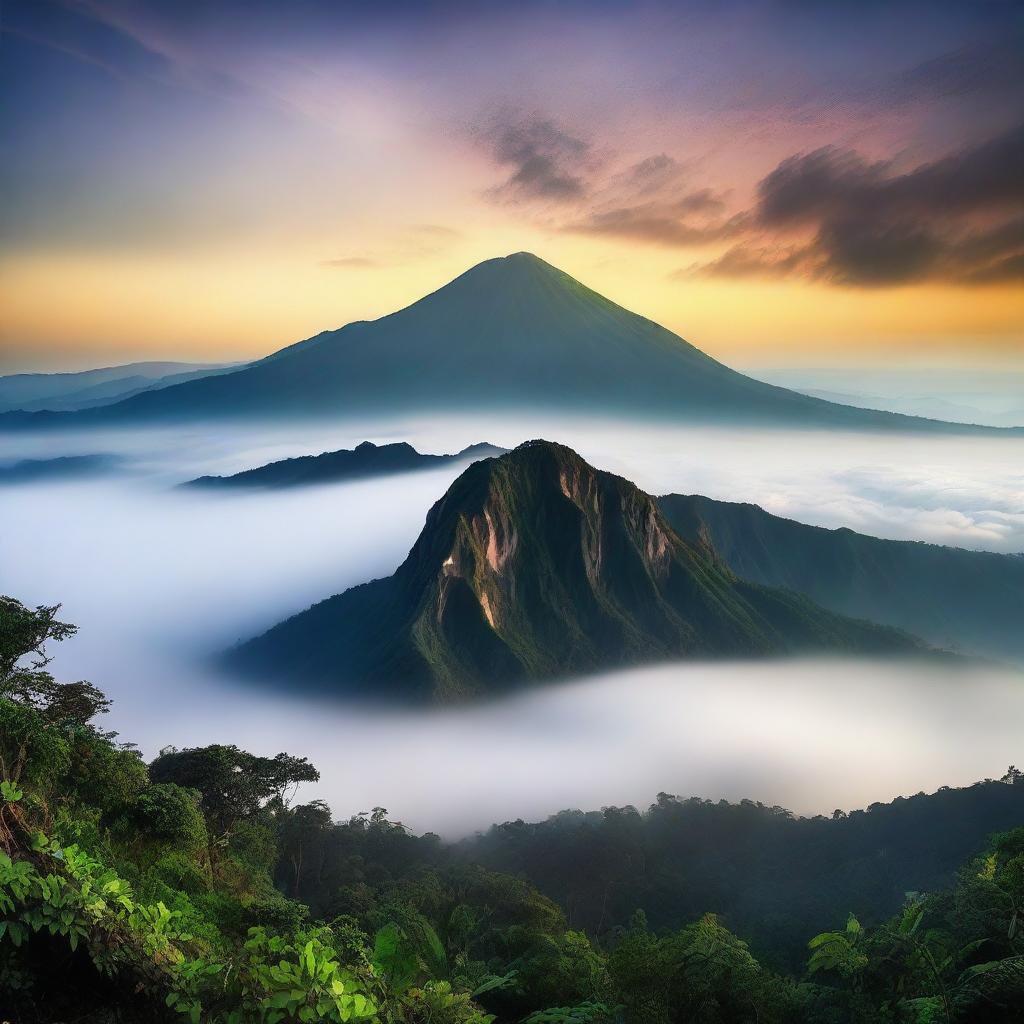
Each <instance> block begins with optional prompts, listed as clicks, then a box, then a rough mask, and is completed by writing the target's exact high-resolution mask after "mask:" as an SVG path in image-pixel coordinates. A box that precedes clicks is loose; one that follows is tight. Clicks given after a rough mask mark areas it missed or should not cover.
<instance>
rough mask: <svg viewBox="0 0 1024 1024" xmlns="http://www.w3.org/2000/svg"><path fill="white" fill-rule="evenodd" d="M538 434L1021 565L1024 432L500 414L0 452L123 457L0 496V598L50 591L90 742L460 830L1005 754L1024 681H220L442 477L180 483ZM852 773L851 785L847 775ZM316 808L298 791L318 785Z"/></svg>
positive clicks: (730, 490) (346, 580) (801, 675)
mask: <svg viewBox="0 0 1024 1024" xmlns="http://www.w3.org/2000/svg"><path fill="white" fill-rule="evenodd" d="M537 436H544V437H548V438H551V439H553V440H559V441H562V442H563V443H566V444H569V445H571V446H573V447H575V448H576V449H577V450H578V451H579V452H580V453H581V454H582V455H583V456H584V457H586V458H587V459H589V460H590V461H591V462H593V463H594V464H595V465H597V466H599V467H601V468H604V469H609V470H612V471H614V472H617V473H620V474H622V475H623V476H627V477H629V478H630V479H632V480H634V481H636V482H637V483H638V484H639V485H640V486H641V487H643V488H644V489H646V490H648V491H650V492H652V493H666V492H670V491H677V492H684V493H703V494H707V495H709V496H711V497H715V498H723V499H729V500H743V501H752V502H756V503H757V504H760V505H762V506H764V507H765V508H767V509H769V510H770V511H773V512H776V513H779V514H782V515H787V516H790V517H792V518H795V519H799V520H802V521H804V522H810V523H816V524H819V525H824V526H833V527H834V526H850V527H852V528H854V529H858V530H861V531H863V532H867V533H874V534H877V535H881V536H886V537H895V538H905V539H919V540H930V541H936V542H941V543H951V544H959V545H961V546H964V547H971V548H985V549H989V550H994V551H1022V550H1024V440H1022V439H1019V438H1007V439H998V438H995V439H994V438H971V437H964V438H956V437H942V438H932V437H917V436H915V437H901V436H893V435H880V434H879V435H851V434H835V433H823V432H799V431H764V430H760V431H755V430H753V429H752V428H744V429H742V430H723V429H686V428H682V427H679V428H668V427H664V426H661V427H650V426H648V427H640V426H637V425H636V424H623V423H621V422H614V421H599V422H595V421H593V420H582V419H568V418H567V419H563V420H555V419H553V418H551V417H544V418H538V417H533V418H531V419H530V420H529V421H528V422H526V421H523V420H521V421H513V420H511V419H510V418H508V417H494V418H491V419H489V420H487V421H486V422H484V421H482V420H481V419H480V418H477V419H475V420H473V421H469V420H466V419H458V418H452V419H448V420H441V419H434V420H430V421H425V420H419V421H413V420H411V421H409V422H404V423H397V422H391V423H389V424H386V425H384V424H380V423H376V424H367V423H362V424H354V423H333V424H326V425H325V424H314V423H306V424H301V425H294V426H291V427H289V428H288V429H284V428H281V427H279V426H275V427H272V428H271V427H269V426H268V427H264V428H261V429H256V428H255V427H248V428H242V427H237V426H236V427H232V428H228V427H225V426H224V425H216V426H211V427H205V426H195V427H190V428H188V429H178V430H142V431H140V430H132V431H124V432H117V431H103V432H82V433H77V434H74V435H68V434H60V433H47V434H39V435H11V436H0V461H3V460H8V461H11V460H15V459H27V458H34V459H40V458H55V457H60V456H68V455H83V454H102V455H111V456H117V459H116V460H113V461H111V463H110V464H111V466H112V467H113V468H112V471H111V473H110V474H109V475H106V476H90V477H88V478H81V479H69V480H66V481H62V480H59V479H52V478H51V479H46V480H39V481H35V482H24V483H20V484H17V485H11V486H5V487H0V592H2V593H7V594H11V595H12V596H15V597H18V598H20V599H21V600H23V601H25V602H26V603H27V604H39V603H56V602H62V603H63V605H64V607H63V611H62V616H63V617H64V618H66V619H67V620H68V621H71V622H75V623H77V624H78V625H79V626H80V628H81V631H80V633H79V635H78V636H76V637H74V638H73V639H71V640H69V641H67V642H65V643H64V644H63V645H61V647H60V648H55V649H54V651H53V652H52V653H54V654H56V658H55V661H54V664H53V666H52V667H53V669H54V671H55V673H56V674H57V675H58V677H60V678H65V679H67V678H88V679H91V680H92V681H93V682H94V683H96V685H98V686H99V687H100V688H101V689H103V690H105V691H106V692H107V693H108V694H109V695H110V696H111V697H112V698H113V699H114V701H115V706H114V710H113V711H112V713H111V714H110V715H109V716H108V719H109V721H108V722H105V723H104V724H105V726H107V727H110V728H115V729H117V730H119V731H120V732H121V734H122V736H123V738H124V739H126V740H132V741H135V742H138V743H139V744H140V746H141V747H142V749H143V751H144V753H145V755H146V756H147V757H150V756H152V755H154V754H155V753H156V752H157V750H158V749H159V748H160V747H162V746H164V745H166V744H175V745H177V746H187V745H194V744H200V743H208V742H215V741H218V742H233V743H238V744H239V745H242V746H246V747H249V748H250V749H253V750H257V751H261V752H269V753H274V752H276V751H278V750H282V749H286V750H289V751H291V752H293V753H301V754H306V755H308V756H309V757H310V758H311V759H312V760H313V761H314V763H316V764H317V765H318V767H319V768H320V770H321V772H322V775H323V781H322V782H321V784H320V785H319V786H318V787H316V789H315V795H316V796H319V797H322V798H324V799H326V800H328V802H329V803H330V804H331V805H332V807H333V809H334V811H335V813H336V814H337V815H338V816H347V815H348V814H351V813H354V812H356V811H360V810H366V809H368V808H369V807H371V806H374V805H383V806H386V807H388V808H389V810H390V811H391V813H392V815H393V816H396V817H398V818H400V819H401V820H403V821H405V822H406V823H407V824H409V825H410V826H412V827H415V828H417V829H433V830H435V831H440V832H443V833H445V834H449V835H455V834H459V833H461V832H464V831H466V830H471V829H474V828H479V827H484V826H486V825H487V824H488V823H489V822H491V821H492V820H496V819H503V818H508V817H516V816H523V817H527V818H530V817H538V816H542V815H545V814H547V813H550V812H552V811H555V810H558V809H560V808H562V807H565V806H570V805H574V806H582V807H599V806H601V805H605V804H609V803H635V804H639V805H644V804H646V803H648V802H650V801H652V800H653V799H654V796H655V795H656V793H657V792H658V791H659V790H667V791H671V792H676V793H680V794H682V795H690V794H696V795H702V796H708V797H713V798H719V797H725V798H730V799H736V798H741V797H751V798H754V799H760V800H763V801H765V802H768V803H778V804H783V805H786V806H790V807H792V808H793V809H794V810H797V811H799V812H812V813H813V812H830V811H831V810H832V809H833V808H835V807H837V806H842V807H847V808H848V807H852V806H862V805H864V804H865V803H867V802H870V801H873V800H885V799H890V798H891V797H893V796H895V795H897V794H899V793H904V794H905V793H910V792H914V791H916V790H918V789H930V788H935V787H936V786H939V785H942V784H949V785H958V784H963V783H968V782H971V781H974V780H975V779H976V778H980V777H984V776H987V775H995V774H999V773H1001V772H1002V771H1003V770H1004V769H1005V767H1006V765H1007V764H1008V763H1010V762H1011V761H1014V760H1019V758H1020V756H1021V751H1020V749H1019V743H1020V728H1019V723H1020V722H1021V721H1022V720H1024V675H1022V674H1021V673H1019V672H1015V671H1012V670H1010V669H1002V668H999V667H995V666H990V667H980V666H970V665H966V664H965V665H961V666H959V667H953V666H945V667H938V666H935V665H921V664H913V663H879V662H843V661H789V662H769V663H761V664H753V663H743V664H715V665H701V664H689V665H673V666H661V667H654V668H649V669H643V670H635V671H629V672H622V673H616V674H612V675H607V676H603V677H600V678H595V679H590V680H583V681H577V682H573V683H568V684H565V685H562V686H555V687H545V688H540V689H538V690H537V691H536V692H533V693H530V694H527V695H524V696H520V697H517V698H515V699H513V700H509V701H505V702H499V703H494V704H487V705H483V706H480V707H475V708H467V709H453V710H443V711H436V712H430V713H419V714H398V713H391V714H386V713H371V712H369V711H366V710H359V711H356V710H353V709H351V708H348V707H345V706H344V705H341V704H337V703H330V702H324V701H319V702H314V701H310V700H308V699H306V698H305V697H300V696H297V695H290V694H288V693H284V692H282V693H276V694H275V693H271V692H268V691H267V689H265V688H263V687H252V688H248V687H245V686H241V685H239V684H238V683H237V682H230V683H229V682H228V681H225V680H223V679H221V678H219V677H218V676H216V675H214V674H213V673H211V672H210V671H209V670H208V669H207V668H206V667H205V665H206V659H207V657H208V655H209V654H210V653H212V652H214V651H217V650H219V649H221V648H223V647H225V646H228V645H230V644H232V643H233V642H235V641H236V640H237V639H240V638H245V637H248V636H251V635H253V634H254V633H257V632H260V631H262V630H263V629H265V628H266V627H268V626H269V625H271V624H273V623H274V622H277V621H279V620H280V619H281V618H283V617H285V616H287V615H289V614H291V613H293V612H295V611H297V610H299V609H301V608H303V607H305V606H307V605H308V604H310V603H312V602H313V601H316V600H319V599H320V598H323V597H326V596H328V595H330V594H333V593H337V592H339V591H341V590H343V589H345V588H346V587H348V586H351V585H353V584H357V583H361V582H364V581H365V580H368V579H371V578H374V577H377V576H381V575H385V574H389V573H390V572H392V571H393V570H394V568H395V567H396V566H397V565H398V564H399V562H400V561H401V560H402V559H403V558H404V556H405V554H406V553H407V551H408V549H409V547H410V546H411V544H412V542H413V541H414V540H415V538H416V536H417V534H418V533H419V530H420V528H421V526H422V524H423V520H424V517H425V515H426V512H427V509H428V508H429V506H430V505H431V504H432V503H433V502H434V501H435V500H436V499H437V498H438V497H440V496H441V494H443V492H444V490H445V489H446V488H447V486H448V485H449V483H450V482H451V481H452V480H453V479H454V478H455V476H457V475H458V473H459V472H460V471H461V468H462V467H458V466H455V467H446V468H444V469H441V470H430V471H426V472H419V473H414V474H405V475H402V476H396V477H388V478H381V479H377V480H372V481H364V482H360V483H354V484H344V485H334V486H327V487H316V488H310V489H295V490H287V491H280V492H273V491H261V492H255V493H254V492H251V491H246V492H244V493H234V492H228V493H221V492H216V493H201V494H196V493H193V492H188V491H183V490H180V489H177V488H176V486H175V485H176V484H178V483H180V482H182V481H184V480H187V479H190V478H192V477H195V476H198V475H201V474H204V473H230V472H234V471H237V470H240V469H244V468H249V467H252V466H257V465H262V464H264V463H266V462H268V461H272V460H274V459H279V458H285V457H289V456H294V455H302V454H309V453H318V452H320V451H324V450H331V449H336V448H340V447H353V446H354V445H355V444H357V443H358V442H359V441H362V440H373V441H376V442H384V441H390V440H408V441H410V442H411V443H413V444H414V445H416V447H417V448H419V449H420V450H421V451H429V452H452V451H456V450H458V449H460V448H462V447H464V446H466V445H467V444H470V443H473V442H477V441H490V442H493V443H495V444H499V445H503V446H507V447H512V446H514V445H515V444H517V443H519V442H521V441H523V440H526V439H528V438H530V437H537ZM854 765H855V768H856V770H851V766H854ZM310 795H313V793H312V792H311V793H310Z"/></svg>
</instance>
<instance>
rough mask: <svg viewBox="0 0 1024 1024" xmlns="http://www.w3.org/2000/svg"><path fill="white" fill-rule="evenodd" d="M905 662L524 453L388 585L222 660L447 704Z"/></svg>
mask: <svg viewBox="0 0 1024 1024" xmlns="http://www.w3.org/2000/svg"><path fill="white" fill-rule="evenodd" d="M915 649H919V648H918V645H917V642H916V641H914V640H912V639H911V638H910V637H908V636H906V635H904V634H901V633H898V632H896V631H895V630H891V629H886V628H884V627H879V626H875V625H872V624H870V623H868V622H861V621H856V620H853V619H848V618H844V617H842V616H838V615H835V614H834V613H832V612H828V611H825V610H823V609H821V608H819V607H817V606H816V605H814V604H812V603H811V602H810V601H808V600H807V599H806V598H804V597H802V596H799V595H797V594H794V593H791V592H789V591H785V590H774V589H769V588H766V587H761V586H758V585H757V584H753V583H747V582H745V581H742V580H740V579H738V578H737V577H736V576H734V575H733V574H732V573H731V572H730V571H729V570H728V569H727V568H725V567H724V566H723V565H722V564H720V563H719V562H718V561H717V560H716V558H715V557H714V554H713V552H710V551H709V550H708V549H707V548H706V546H705V545H694V544H691V543H689V542H688V541H685V540H683V539H682V538H681V537H680V536H679V535H678V534H677V533H676V532H675V531H674V530H673V529H672V528H671V527H670V526H669V524H668V522H667V521H666V519H665V517H664V515H663V513H662V512H661V511H660V510H659V508H658V506H657V504H656V503H655V501H654V499H653V498H651V497H650V496H649V495H647V494H645V493H644V492H643V491H641V490H640V489H639V488H637V487H636V486H635V485H634V484H632V483H630V482H629V481H628V480H624V479H623V478H622V477H618V476H613V475H612V474H610V473H605V472H601V471H599V470H596V469H594V468H593V467H592V466H590V465H588V464H587V463H586V462H584V460H583V459H582V458H580V456H578V455H577V454H576V453H575V452H573V451H572V450H570V449H568V448H565V447H563V446H561V445H558V444H553V443H551V442H549V441H530V442H527V443H526V444H523V445H520V446H519V447H518V448H516V449H515V450H514V451H512V452H510V453H509V454H507V455H503V456H501V457H500V458H496V459H484V460H482V461H480V462H475V463H473V464H472V465H471V466H470V467H469V468H468V469H466V471H465V472H464V473H463V474H462V475H461V476H460V477H459V478H458V479H457V480H456V481H455V482H454V483H453V484H452V486H451V487H450V488H449V489H448V491H447V493H446V494H445V495H444V496H443V497H442V498H441V499H440V501H438V502H437V504H435V505H434V507H433V508H432V509H431V510H430V512H429V514H428V515H427V520H426V524H425V526H424V527H423V531H422V533H421V534H420V536H419V538H418V540H417V541H416V543H415V544H414V546H413V548H412V550H411V551H410V552H409V555H408V557H407V558H406V560H405V562H403V563H402V565H401V566H400V567H399V568H398V570H397V571H396V572H395V574H394V575H393V576H390V577H388V578H386V579H380V580H375V581H373V582H372V583H367V584H364V585H363V586H359V587H355V588H353V589H352V590H348V591H346V592H345V593H343V594H340V595H338V596H335V597H332V598H329V599H328V600H326V601H323V602H321V603H320V604H317V605H314V606H313V607H312V608H310V609H308V610H307V611H304V612H302V613H300V614H299V615H296V616H294V617H293V618H291V619H288V620H287V621H286V622H283V623H281V624H280V625H278V626H275V627H274V628H273V629H271V630H270V631H269V632H267V633H265V634H264V635H263V636H260V637H257V638H256V639H254V640H250V641H249V642H247V643H245V644H243V645H241V646H240V647H238V648H236V649H235V650H234V651H233V652H230V653H229V655H228V656H227V661H228V664H229V665H231V666H233V667H234V668H236V669H239V670H242V671H244V672H249V673H258V674H264V675H267V676H270V677H273V678H274V679H275V680H278V681H281V680H288V681H296V682H298V681H304V682H306V683H308V684H311V685H315V686H318V687H320V688H329V689H332V690H336V691H338V692H348V693H354V694H361V695H364V696H372V697H375V698H380V699H385V698H403V699H411V700H435V701H452V700H459V699H464V698H467V697H471V696H476V695H483V694H489V693H497V692H501V691H503V690H507V689H510V688H513V687H516V686H520V685H524V684H526V683H528V682H530V681H532V680H538V679H543V678H548V677H553V676H569V675H574V674H582V673H587V672H593V671H596V670H599V669H607V668H611V667H614V666H618V665H627V664H633V663H639V662H645V661H656V660H660V659H661V660H663V659H668V658H675V657H682V656H695V657H711V656H717V655H729V656H734V657H735V656H757V655H768V654H781V653H785V652H794V651H800V650H818V651H822V650H828V651H837V650H838V651H848V652H894V651H903V652H909V651H913V650H915Z"/></svg>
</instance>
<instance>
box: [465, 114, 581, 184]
mask: <svg viewBox="0 0 1024 1024" xmlns="http://www.w3.org/2000/svg"><path fill="white" fill-rule="evenodd" d="M478 134H479V137H480V138H481V139H482V140H483V142H484V144H485V145H486V147H487V148H488V149H489V150H490V152H491V155H492V157H493V159H494V161H495V162H496V163H497V164H498V165H499V166H500V167H502V168H505V169H507V170H508V171H509V172H510V173H509V176H508V178H507V179H506V180H505V181H504V182H503V183H502V184H500V185H498V186H496V187H495V188H494V189H492V190H491V197H492V198H495V199H502V200H507V199H512V200H519V199H526V200H538V199H539V200H544V201H554V202H566V201H571V200H577V199H580V198H581V197H582V196H583V195H585V193H586V191H587V182H586V174H587V172H588V171H589V170H590V169H591V167H592V164H593V159H594V158H593V153H592V150H591V146H590V143H589V142H587V141H585V140H584V139H581V138H579V137H577V136H576V135H574V134H572V133H571V132H569V131H568V130H566V129H564V128H561V127H559V126H558V125H556V124H555V123H554V122H553V121H551V120H548V119H546V118H543V117H539V116H526V117H524V116H518V115H510V114H508V113H503V114H500V115H497V116H496V117H494V118H493V119H492V120H491V122H490V123H489V124H487V125H486V126H485V127H484V128H482V129H481V130H480V131H479V133H478Z"/></svg>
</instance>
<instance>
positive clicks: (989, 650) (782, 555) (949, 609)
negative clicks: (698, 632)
mask: <svg viewBox="0 0 1024 1024" xmlns="http://www.w3.org/2000/svg"><path fill="white" fill-rule="evenodd" d="M658 505H659V507H660V508H661V511H662V513H663V514H664V515H665V518H666V519H667V520H668V522H669V523H670V524H671V525H672V527H673V529H675V531H676V532H677V533H678V534H679V535H680V536H681V537H683V538H685V539H686V540H688V541H689V542H690V543H693V544H703V545H705V546H706V547H707V549H708V550H709V551H714V552H715V553H716V555H717V556H718V557H719V558H721V559H722V561H723V562H724V563H725V564H726V565H727V566H728V567H729V568H730V569H731V570H732V571H733V572H735V573H736V575H737V576H741V577H742V578H743V579H747V580H751V581H752V582H754V583H761V584H764V585H765V586H770V587H788V588H790V589H792V590H796V591H799V592H800V593H801V594H804V595H806V596H807V597H809V598H810V599H811V600H812V601H815V602H816V603H818V604H820V605H822V606H823V607H825V608H829V609H831V610H832V611H834V612H840V613H842V614H843V615H853V616H857V617H863V618H869V619H871V620H872V621H874V622H881V623H885V624H886V625H889V626H895V627H898V628H900V629H905V630H908V631H909V632H911V633H914V634H916V635H918V636H921V637H923V638H924V639H926V640H928V641H930V642H931V643H934V644H937V645H939V646H941V647H944V648H948V649H954V650H958V651H962V652H964V653H968V654H976V655H984V656H986V657H998V658H1010V659H1013V660H1017V661H1022V660H1024V556H1021V555H999V554H993V553H991V552H987V551H965V550H963V549H962V548H950V547H942V546H940V545H937V544H923V543H920V542H917V541H898V540H880V539H879V538H877V537H868V536H865V535H864V534H860V533H855V532H854V531H853V530H847V529H840V530H825V529H822V528H821V527H817V526H805V525H804V524H803V523H797V522H794V521H793V520H791V519H782V518H780V517H779V516H774V515H772V514H771V513H769V512H766V511H765V510H764V509H762V508H759V507H758V506H757V505H746V504H734V503H732V502H726V501H713V500H712V499H710V498H704V497H701V496H700V495H682V494H670V495H667V496H666V497H663V498H659V499H658Z"/></svg>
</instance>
